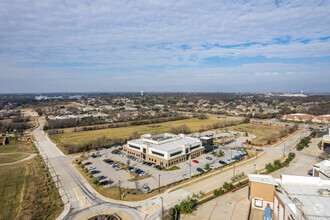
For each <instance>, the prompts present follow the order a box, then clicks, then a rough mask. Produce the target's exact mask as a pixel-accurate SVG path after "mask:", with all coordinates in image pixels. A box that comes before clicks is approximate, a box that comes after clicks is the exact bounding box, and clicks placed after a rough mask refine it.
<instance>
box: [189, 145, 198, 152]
mask: <svg viewBox="0 0 330 220" xmlns="http://www.w3.org/2000/svg"><path fill="white" fill-rule="evenodd" d="M199 146H200V145H197V146H194V147H191V148H190V151H192V150H193V149H196V148H199Z"/></svg>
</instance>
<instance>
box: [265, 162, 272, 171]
mask: <svg viewBox="0 0 330 220" xmlns="http://www.w3.org/2000/svg"><path fill="white" fill-rule="evenodd" d="M265 168H266V170H267V172H268V173H271V172H273V171H274V167H273V165H272V164H271V163H268V164H266V167H265Z"/></svg>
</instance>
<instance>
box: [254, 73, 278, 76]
mask: <svg viewBox="0 0 330 220" xmlns="http://www.w3.org/2000/svg"><path fill="white" fill-rule="evenodd" d="M254 75H256V76H278V75H280V73H278V72H264V73H261V72H257V73H255V74H254Z"/></svg>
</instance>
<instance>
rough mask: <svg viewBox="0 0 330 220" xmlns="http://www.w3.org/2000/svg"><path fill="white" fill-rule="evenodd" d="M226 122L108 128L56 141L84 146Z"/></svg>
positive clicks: (192, 121) (194, 120) (189, 121)
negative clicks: (138, 135) (104, 139)
mask: <svg viewBox="0 0 330 220" xmlns="http://www.w3.org/2000/svg"><path fill="white" fill-rule="evenodd" d="M219 121H220V122H221V121H226V120H223V119H216V118H208V119H204V120H200V119H197V118H191V119H184V120H179V121H170V122H164V123H157V124H150V125H138V126H128V127H122V128H108V129H100V130H94V131H81V132H75V133H64V134H58V135H56V136H55V139H56V140H58V141H59V142H60V143H63V144H73V145H77V144H84V143H88V142H90V141H92V140H96V139H97V138H99V137H102V136H105V137H107V138H129V137H130V136H131V135H132V134H133V133H134V132H138V133H139V134H160V133H165V132H170V130H171V127H172V126H180V125H187V126H188V127H189V128H190V130H191V131H198V130H199V129H200V128H201V127H202V126H206V125H209V124H212V123H215V122H219Z"/></svg>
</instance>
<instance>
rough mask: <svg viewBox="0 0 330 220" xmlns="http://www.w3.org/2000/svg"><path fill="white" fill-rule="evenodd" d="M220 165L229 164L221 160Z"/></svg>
mask: <svg viewBox="0 0 330 220" xmlns="http://www.w3.org/2000/svg"><path fill="white" fill-rule="evenodd" d="M219 163H220V164H227V163H226V162H225V161H223V160H219Z"/></svg>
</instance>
